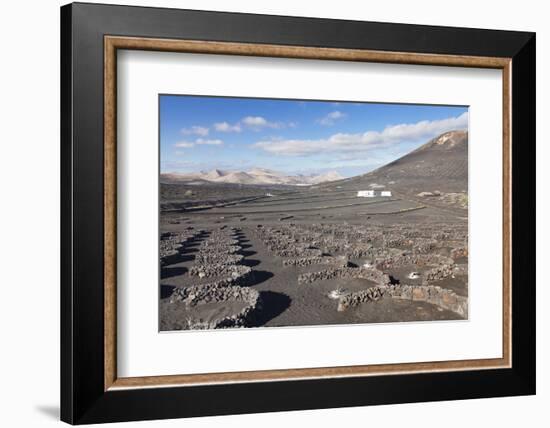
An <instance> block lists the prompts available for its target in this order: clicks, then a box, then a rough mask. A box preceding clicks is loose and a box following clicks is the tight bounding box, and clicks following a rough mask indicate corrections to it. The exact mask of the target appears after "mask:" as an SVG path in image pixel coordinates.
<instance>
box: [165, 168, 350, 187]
mask: <svg viewBox="0 0 550 428" xmlns="http://www.w3.org/2000/svg"><path fill="white" fill-rule="evenodd" d="M342 178H343V177H342V176H341V175H340V174H339V173H338V172H336V171H329V172H327V173H324V174H310V175H305V174H296V175H288V174H284V173H282V172H278V171H274V170H270V169H266V168H252V169H250V170H248V171H240V170H220V169H212V170H210V171H200V172H195V173H165V174H161V181H163V182H164V183H189V182H194V183H230V184H244V185H290V186H311V185H316V184H321V183H326V182H329V181H336V180H341V179H342Z"/></svg>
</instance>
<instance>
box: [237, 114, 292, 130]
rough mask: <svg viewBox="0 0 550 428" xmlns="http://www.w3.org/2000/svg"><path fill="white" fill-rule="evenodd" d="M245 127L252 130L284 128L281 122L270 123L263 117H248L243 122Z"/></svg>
mask: <svg viewBox="0 0 550 428" xmlns="http://www.w3.org/2000/svg"><path fill="white" fill-rule="evenodd" d="M241 122H242V123H243V125H245V126H247V127H249V128H252V129H256V130H258V129H261V128H274V129H277V128H282V127H283V126H284V124H283V123H281V122H270V121H268V120H267V119H265V118H263V117H262V116H246V117H244V118H243V119H242V121H241Z"/></svg>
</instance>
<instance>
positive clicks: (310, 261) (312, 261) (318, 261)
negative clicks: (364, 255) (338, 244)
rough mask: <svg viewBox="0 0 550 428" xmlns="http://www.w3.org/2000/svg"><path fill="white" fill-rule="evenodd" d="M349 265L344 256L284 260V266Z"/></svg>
mask: <svg viewBox="0 0 550 428" xmlns="http://www.w3.org/2000/svg"><path fill="white" fill-rule="evenodd" d="M348 263H349V262H348V258H347V257H344V256H338V257H332V256H320V257H302V258H296V259H286V260H283V266H311V265H335V266H340V267H346V266H348Z"/></svg>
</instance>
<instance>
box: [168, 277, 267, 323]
mask: <svg viewBox="0 0 550 428" xmlns="http://www.w3.org/2000/svg"><path fill="white" fill-rule="evenodd" d="M227 301H241V302H244V303H245V304H246V306H245V307H244V308H243V309H242V310H241V311H240V312H238V313H236V314H232V315H229V316H225V317H221V318H219V319H215V320H211V321H209V322H206V321H203V320H189V321H188V328H189V329H193V330H198V329H213V328H228V327H249V326H252V325H254V323H255V319H256V316H257V311H259V310H261V306H262V304H261V298H260V293H259V292H258V291H257V290H254V289H253V288H249V287H239V286H230V287H220V286H217V285H202V286H193V287H188V288H176V290H174V292H173V294H172V297H171V298H170V302H171V303H174V302H183V303H185V304H186V305H188V306H198V305H201V304H206V303H215V302H227Z"/></svg>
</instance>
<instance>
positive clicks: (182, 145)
mask: <svg viewBox="0 0 550 428" xmlns="http://www.w3.org/2000/svg"><path fill="white" fill-rule="evenodd" d="M194 145H195V143H190V142H188V141H180V142H179V143H176V144H174V147H178V148H182V149H190V148H191V147H193V146H194Z"/></svg>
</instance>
